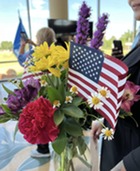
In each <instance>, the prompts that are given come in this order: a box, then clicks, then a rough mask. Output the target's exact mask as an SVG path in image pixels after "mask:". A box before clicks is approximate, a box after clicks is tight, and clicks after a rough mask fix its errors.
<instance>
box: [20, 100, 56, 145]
mask: <svg viewBox="0 0 140 171" xmlns="http://www.w3.org/2000/svg"><path fill="white" fill-rule="evenodd" d="M54 112H55V109H54V108H53V106H52V105H51V103H50V101H49V100H47V99H45V98H43V97H40V98H38V99H37V100H35V101H33V102H30V103H28V104H27V106H26V107H25V108H24V109H23V111H22V113H21V114H20V118H19V123H18V128H19V130H20V132H21V133H22V134H23V135H24V138H25V139H26V140H27V141H28V142H29V143H31V144H47V143H48V142H52V141H54V140H55V139H56V138H57V136H58V133H59V129H58V127H57V126H56V125H55V123H54V120H53V116H54Z"/></svg>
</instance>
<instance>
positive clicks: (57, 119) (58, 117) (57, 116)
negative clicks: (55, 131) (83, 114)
mask: <svg viewBox="0 0 140 171" xmlns="http://www.w3.org/2000/svg"><path fill="white" fill-rule="evenodd" d="M63 119H64V113H63V112H62V111H60V110H59V109H58V110H56V111H55V113H54V122H55V124H56V125H59V124H60V123H61V122H62V121H63Z"/></svg>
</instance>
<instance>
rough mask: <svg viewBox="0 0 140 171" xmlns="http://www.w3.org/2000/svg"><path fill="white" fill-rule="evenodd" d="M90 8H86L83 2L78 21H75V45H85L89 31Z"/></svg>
mask: <svg viewBox="0 0 140 171" xmlns="http://www.w3.org/2000/svg"><path fill="white" fill-rule="evenodd" d="M90 10H91V8H90V7H88V6H87V4H86V3H85V1H84V2H83V4H82V6H81V8H80V11H79V20H78V21H77V29H76V32H77V35H76V43H79V44H82V45H84V44H86V42H87V37H88V31H89V20H88V18H89V17H90V15H91V13H90Z"/></svg>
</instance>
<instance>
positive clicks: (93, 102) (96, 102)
mask: <svg viewBox="0 0 140 171" xmlns="http://www.w3.org/2000/svg"><path fill="white" fill-rule="evenodd" d="M101 98H102V96H101V95H100V94H99V93H96V92H95V93H91V96H89V98H88V100H87V102H88V104H89V107H91V108H92V107H94V109H95V110H96V109H100V108H101V107H102V106H103V102H101Z"/></svg>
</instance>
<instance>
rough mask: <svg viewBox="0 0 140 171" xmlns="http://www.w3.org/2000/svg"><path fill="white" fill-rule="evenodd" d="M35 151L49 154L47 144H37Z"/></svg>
mask: <svg viewBox="0 0 140 171" xmlns="http://www.w3.org/2000/svg"><path fill="white" fill-rule="evenodd" d="M37 151H38V152H39V153H42V154H47V153H50V150H49V144H37Z"/></svg>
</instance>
